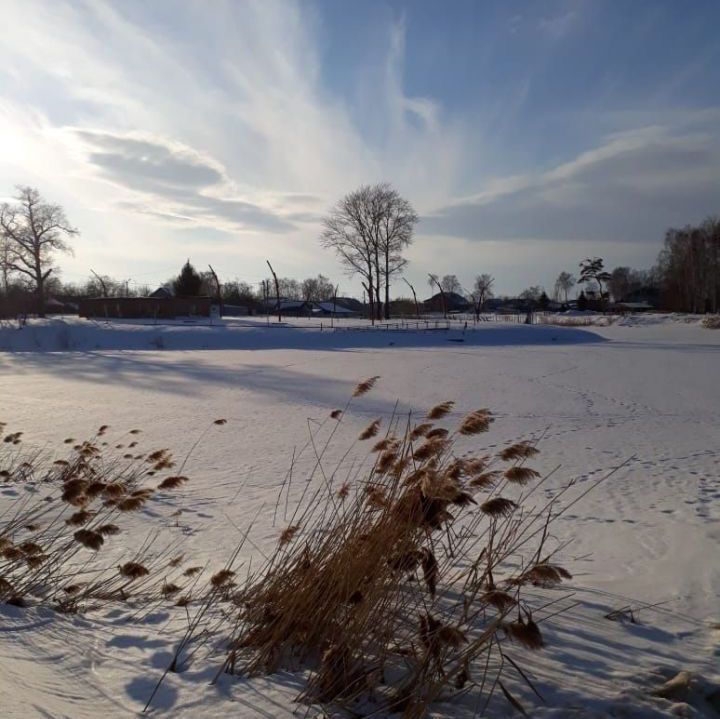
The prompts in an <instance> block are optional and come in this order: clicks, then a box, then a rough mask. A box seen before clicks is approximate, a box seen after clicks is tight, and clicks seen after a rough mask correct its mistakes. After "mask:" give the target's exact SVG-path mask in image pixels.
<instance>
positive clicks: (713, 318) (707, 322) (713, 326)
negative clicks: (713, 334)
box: [702, 315, 720, 330]
mask: <svg viewBox="0 0 720 719" xmlns="http://www.w3.org/2000/svg"><path fill="white" fill-rule="evenodd" d="M702 326H703V327H705V329H708V330H720V315H707V317H703V321H702Z"/></svg>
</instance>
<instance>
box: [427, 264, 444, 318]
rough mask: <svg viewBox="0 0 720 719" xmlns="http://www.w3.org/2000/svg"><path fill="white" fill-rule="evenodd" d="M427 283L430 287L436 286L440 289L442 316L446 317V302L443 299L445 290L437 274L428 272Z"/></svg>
mask: <svg viewBox="0 0 720 719" xmlns="http://www.w3.org/2000/svg"><path fill="white" fill-rule="evenodd" d="M443 279H444V278H443ZM428 285H430V287H432V288H435V287H437V288H438V290H440V304H441V305H442V313H443V317H444V318H445V319H447V302H446V301H445V290H444V288H443V285H442V282H441V281H440V278H439V277H438V276H437V275H434V274H432V273H428Z"/></svg>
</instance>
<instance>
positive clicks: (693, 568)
mask: <svg viewBox="0 0 720 719" xmlns="http://www.w3.org/2000/svg"><path fill="white" fill-rule="evenodd" d="M318 324H319V323H317V322H314V321H313V322H307V321H302V320H300V321H291V324H290V325H288V326H286V327H276V326H273V327H270V328H268V327H265V326H264V323H263V321H260V320H252V319H247V320H235V321H232V320H229V321H228V322H226V323H220V324H219V325H216V326H198V325H185V324H178V325H175V326H162V327H160V326H154V325H152V324H145V323H134V324H129V323H126V324H119V323H115V324H97V323H91V322H84V321H81V320H77V319H75V320H70V319H67V320H50V321H47V322H45V323H37V322H35V323H31V324H30V325H29V326H27V327H25V328H23V329H21V330H18V329H16V328H15V327H13V326H12V325H10V324H7V325H6V326H4V327H2V328H0V421H4V422H6V423H8V428H9V429H10V430H24V432H25V442H26V444H33V445H38V446H48V447H56V446H58V445H59V443H61V441H62V440H63V439H64V438H66V437H68V436H72V437H75V438H85V437H88V436H91V435H92V434H93V433H94V432H95V430H96V429H97V427H98V426H99V425H101V424H109V425H111V434H112V433H113V432H114V433H115V435H114V436H116V437H118V440H117V441H118V442H120V441H124V440H122V439H120V438H121V437H122V435H123V434H124V433H125V432H127V431H128V430H130V429H133V428H140V429H142V431H143V434H142V441H143V446H145V447H152V448H157V447H168V448H169V449H171V450H173V451H176V452H177V453H178V454H180V455H181V456H183V455H184V453H185V452H186V451H187V449H188V446H189V445H190V444H192V442H193V441H194V440H195V439H196V438H198V437H200V435H202V434H203V433H204V432H205V431H206V429H207V428H208V427H212V429H211V431H209V432H208V433H207V434H206V435H204V437H203V439H202V441H201V442H200V443H199V444H198V446H197V447H196V448H195V450H194V451H193V453H192V456H191V457H190V459H189V460H188V465H187V468H186V472H187V473H188V474H189V475H190V476H191V482H190V483H189V484H188V485H187V487H186V488H185V489H183V490H182V493H181V495H179V497H178V502H179V503H181V504H182V505H183V506H185V507H187V510H186V511H184V512H183V514H182V515H181V517H180V519H177V518H176V517H174V516H173V515H174V510H175V507H174V506H173V505H172V504H171V505H165V504H159V505H158V506H153V508H152V510H148V511H147V512H145V513H143V514H141V515H138V518H137V522H138V526H137V535H138V536H139V535H141V534H143V533H144V532H148V531H150V529H151V528H153V529H156V528H158V527H160V528H161V532H162V534H163V536H166V537H168V538H175V537H178V536H182V537H183V539H184V546H185V547H186V551H187V552H189V553H191V554H192V555H193V557H194V559H196V560H197V563H198V564H202V563H204V562H205V561H208V562H210V563H212V562H213V561H214V559H215V558H216V557H218V555H220V556H221V559H220V562H222V556H224V555H223V553H224V552H230V551H231V550H232V547H233V546H234V545H235V544H236V543H237V539H238V536H239V533H240V532H241V531H242V530H243V529H244V528H246V527H247V526H248V525H249V523H250V522H251V521H252V520H253V519H254V518H255V517H260V518H261V520H262V521H258V522H257V523H256V525H255V527H256V528H255V529H254V530H253V534H252V535H251V536H252V540H253V547H249V548H248V550H247V551H248V554H252V553H253V552H256V553H258V556H260V555H261V553H262V552H263V550H264V549H267V548H268V547H270V546H272V545H273V544H274V543H275V542H276V541H277V537H278V534H279V532H280V530H281V529H282V525H280V526H275V527H273V526H271V523H270V521H269V520H270V519H271V517H272V513H273V508H274V505H275V501H276V496H277V493H278V490H279V487H280V485H281V483H282V481H283V479H284V477H285V474H286V470H287V468H288V465H289V463H290V460H291V456H292V452H293V447H296V446H297V447H299V446H301V445H303V444H304V443H305V441H306V438H307V432H308V421H309V420H310V421H312V420H322V419H324V418H325V417H327V415H328V413H329V412H330V411H331V410H333V409H335V408H336V407H340V406H343V405H344V404H345V402H346V400H347V398H348V396H349V395H350V393H351V392H352V388H353V387H354V385H355V384H356V382H357V380H359V379H363V378H365V377H369V376H371V375H379V376H380V377H381V380H380V381H379V382H378V384H377V386H376V388H375V389H374V390H373V392H372V393H371V394H370V395H368V396H367V397H365V398H362V401H360V402H357V403H356V404H355V405H353V409H352V410H351V413H350V414H349V416H348V417H347V418H346V425H347V437H348V438H349V437H351V436H353V435H354V434H356V433H357V431H358V430H359V429H360V428H361V427H363V426H365V425H366V424H367V423H368V421H369V420H371V419H374V418H375V417H389V416H390V415H391V414H392V413H393V411H396V402H399V405H398V407H399V410H401V411H408V410H413V411H414V412H416V413H418V414H422V413H424V411H426V410H427V408H428V407H430V406H432V405H434V404H436V403H438V402H440V401H443V400H455V401H456V402H457V404H456V408H455V409H456V413H455V414H456V416H457V417H460V416H461V415H462V414H464V413H465V412H466V411H467V410H471V409H475V408H476V407H490V408H491V409H492V410H493V411H494V412H495V413H496V418H497V419H496V421H495V423H494V424H493V425H492V426H491V428H490V431H489V432H488V433H487V434H484V435H481V436H480V437H479V438H478V440H479V443H480V444H481V445H482V446H484V447H487V448H488V449H491V450H492V449H494V448H498V447H501V446H503V445H504V444H506V443H509V442H511V441H513V440H515V439H518V438H530V439H539V446H540V448H541V450H542V453H541V454H540V456H539V457H538V458H537V459H536V460H534V461H533V464H534V466H535V467H536V468H537V469H539V470H541V471H543V472H545V473H546V472H550V471H551V470H553V469H555V468H556V467H558V466H559V469H557V471H556V472H555V474H554V475H553V476H552V478H551V480H549V482H550V485H551V486H561V485H563V484H565V483H567V482H568V481H569V480H571V479H576V480H578V486H581V485H583V484H588V485H589V483H591V482H592V481H593V480H594V479H597V478H599V477H600V476H602V475H603V474H606V473H608V472H609V471H610V470H611V469H612V468H614V467H617V466H619V465H622V467H621V468H620V469H619V470H618V471H617V472H616V473H614V474H613V475H612V476H611V477H609V478H608V479H607V481H605V482H604V483H602V484H600V485H599V486H598V487H597V488H596V490H595V491H594V492H592V493H590V494H589V495H588V496H587V497H586V498H585V499H584V500H583V501H582V502H580V503H578V504H577V505H576V506H575V507H573V510H572V511H571V512H570V513H569V514H568V515H566V516H565V517H564V518H562V519H561V520H560V521H559V523H558V524H557V525H556V526H555V528H554V532H555V533H556V534H557V538H558V539H559V540H561V541H562V540H564V539H566V538H567V539H570V538H572V540H573V542H572V544H571V545H570V546H569V547H568V548H567V549H565V550H564V552H563V563H564V565H565V566H567V567H568V568H569V569H570V570H571V571H572V572H573V574H574V579H573V580H572V582H570V584H569V585H563V589H562V590H555V592H556V593H557V598H558V599H559V602H558V604H557V605H556V606H554V607H553V611H555V610H556V609H561V608H563V609H565V610H566V611H565V612H564V613H562V614H560V615H558V616H556V617H549V618H548V619H547V620H546V621H544V623H543V631H544V633H545V635H546V639H547V647H546V648H545V649H543V650H542V651H541V652H538V653H537V654H534V655H533V656H532V657H530V658H528V659H527V661H525V658H524V668H525V669H526V671H527V672H528V673H529V674H530V675H531V676H532V677H533V678H534V680H535V682H536V684H537V687H538V688H539V690H540V693H541V694H542V695H543V697H544V699H545V702H546V703H545V704H543V703H542V702H540V701H539V700H538V699H537V697H534V696H533V695H532V693H530V692H529V691H528V689H527V686H526V685H525V684H524V683H523V682H521V681H518V683H517V686H515V687H514V689H515V691H516V692H517V694H518V696H521V697H522V701H523V703H524V704H526V706H528V707H532V706H533V704H535V705H536V706H535V708H533V709H532V711H531V715H532V716H542V717H575V716H577V717H580V716H583V717H585V716H587V717H594V716H598V717H605V716H613V717H615V716H617V717H619V716H623V717H652V716H678V715H679V716H717V713H713V712H714V711H716V710H714V709H712V708H711V705H710V704H709V703H708V702H707V701H706V700H705V699H704V698H703V696H705V695H707V694H709V693H710V692H711V690H710V689H709V688H708V687H709V686H710V685H711V684H713V683H714V684H715V686H717V685H718V681H719V679H720V678H719V677H718V675H719V674H720V562H719V561H718V556H720V553H719V552H718V549H719V546H720V379H719V378H720V332H717V331H712V330H707V329H704V328H702V327H701V326H700V325H699V323H698V322H697V320H696V319H693V320H692V321H686V318H682V317H672V316H661V317H658V316H648V317H642V318H628V320H621V321H619V322H616V323H615V324H613V325H612V326H608V327H583V328H564V327H554V326H542V325H536V326H523V325H501V324H495V323H489V322H488V323H480V324H479V325H478V326H477V328H474V327H472V326H471V327H470V328H468V329H467V330H466V331H463V328H462V326H460V325H458V327H457V328H455V329H452V330H450V331H449V332H445V331H428V332H361V331H353V330H347V331H342V332H332V331H328V328H327V321H325V322H324V323H323V329H322V331H321V330H320V328H319V326H318ZM217 418H225V419H227V424H226V425H224V426H222V427H215V426H213V425H212V422H213V420H215V419H217ZM342 449H343V447H342V446H338V448H337V451H338V452H340V451H341V450H342ZM553 483H554V484H553ZM21 496H22V489H21V488H19V487H17V486H12V487H9V486H3V485H1V484H0V513H1V512H2V511H3V510H4V509H6V508H7V507H8V506H10V505H12V503H13V502H17V501H19V498H20V497H21ZM180 497H181V498H182V499H180ZM263 518H265V519H264V520H263ZM143 522H145V523H146V525H144V524H143ZM118 541H125V540H121V539H119V538H118ZM127 541H132V538H129V539H128V540H127ZM571 595H572V596H571ZM649 605H653V606H649ZM625 607H632V608H633V613H634V616H635V618H636V620H637V623H630V622H627V621H611V620H609V619H606V618H605V615H606V614H607V613H608V612H610V611H612V610H614V609H622V608H625ZM549 614H550V612H548V615H549ZM177 636H178V635H177V626H176V623H175V622H173V621H172V618H171V617H170V613H169V612H167V611H157V612H154V613H153V614H151V615H150V616H145V617H143V619H142V621H139V620H137V619H132V618H131V617H129V612H126V611H124V610H122V609H121V608H109V609H105V610H102V611H99V612H95V613H92V614H90V615H87V616H82V617H80V616H77V617H66V616H58V615H56V614H53V613H52V612H51V611H50V610H47V609H25V610H23V609H18V608H14V607H7V606H5V607H0V716H2V717H23V718H24V717H53V718H56V717H72V718H73V719H84V718H85V717H96V716H98V715H105V716H112V717H116V716H117V717H124V716H132V715H134V714H137V713H138V712H139V711H141V710H142V708H143V706H144V705H145V702H146V700H147V698H148V696H149V693H150V691H151V689H152V687H153V686H154V684H155V682H156V681H157V679H158V677H159V676H160V674H161V673H162V671H163V670H164V669H165V667H166V666H167V663H168V660H169V658H170V656H171V653H172V651H173V649H174V646H175V643H176V641H177ZM525 656H526V655H524V657H525ZM216 670H217V665H211V664H205V663H199V664H198V666H193V667H191V668H190V669H189V670H188V671H187V672H184V673H181V674H172V675H170V676H169V677H168V679H167V681H166V682H165V683H164V685H163V688H162V690H161V692H160V693H159V695H158V697H157V698H156V701H155V702H154V704H153V707H154V708H153V710H152V712H153V713H154V714H156V715H173V716H179V717H188V718H190V717H203V719H205V718H210V717H225V716H228V715H232V716H242V717H255V716H257V717H283V716H291V715H292V712H293V711H294V710H296V711H299V713H301V714H302V713H304V712H305V708H304V707H300V709H299V710H298V709H297V705H294V704H293V703H292V698H293V697H294V696H295V695H296V694H297V692H298V683H297V681H296V680H295V678H294V677H292V676H289V675H287V676H286V675H283V676H280V677H278V676H275V677H269V678H263V679H255V680H252V681H246V680H240V679H238V680H236V681H227V682H223V683H221V684H220V686H209V679H210V678H211V677H212V676H213V674H214V672H215V671H216ZM681 670H688V671H691V672H694V673H697V675H698V676H699V677H702V678H703V679H701V680H698V682H699V684H698V687H697V688H696V690H694V693H693V692H691V695H690V696H688V697H687V699H689V701H690V703H689V704H683V702H680V701H669V700H665V699H659V698H654V697H652V696H651V692H652V690H654V689H656V688H657V687H658V686H660V685H661V684H662V683H663V682H664V681H665V680H666V679H668V678H670V677H672V676H674V675H675V674H677V672H678V671H681ZM703 682H706V684H703ZM495 709H496V711H497V712H503V711H507V712H508V713H511V712H512V711H513V710H512V708H511V707H510V706H509V705H507V704H506V703H505V704H503V703H502V702H500V703H497V705H496V707H495ZM438 711H439V712H440V713H441V714H443V715H447V716H459V715H460V714H459V713H458V712H459V710H457V709H454V708H453V706H452V705H442V706H440V708H439V710H438ZM468 715H469V716H471V715H472V712H470V713H469V714H468Z"/></svg>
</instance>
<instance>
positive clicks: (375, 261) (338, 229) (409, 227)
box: [321, 183, 418, 320]
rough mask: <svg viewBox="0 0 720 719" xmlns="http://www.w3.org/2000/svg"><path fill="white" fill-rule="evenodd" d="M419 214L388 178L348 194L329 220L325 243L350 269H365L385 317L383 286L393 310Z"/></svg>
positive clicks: (375, 307)
mask: <svg viewBox="0 0 720 719" xmlns="http://www.w3.org/2000/svg"><path fill="white" fill-rule="evenodd" d="M417 221H418V216H417V214H416V213H415V211H414V210H413V208H412V205H411V204H410V203H409V202H408V201H407V200H405V199H404V198H402V197H401V196H400V195H399V193H398V192H397V191H396V190H395V189H394V188H392V187H391V186H390V185H389V184H387V183H380V184H377V185H363V186H362V187H360V188H359V189H357V190H355V191H354V192H351V193H349V194H348V195H345V197H343V198H342V199H341V200H340V201H339V202H338V203H337V204H336V205H335V206H334V207H333V208H332V210H331V211H330V214H329V215H328V216H327V217H326V218H325V220H324V230H323V234H322V237H321V243H322V245H323V246H324V247H328V248H330V249H332V250H334V251H335V253H336V254H337V255H338V257H339V258H340V261H341V262H342V263H343V265H344V266H345V269H346V271H347V272H348V273H349V274H350V275H359V276H360V278H361V281H362V284H363V286H364V287H365V288H366V290H367V293H368V299H369V302H370V316H371V318H372V319H373V320H374V319H375V318H378V319H379V318H380V317H381V312H382V304H383V303H382V300H381V297H382V290H383V288H384V290H385V303H384V304H385V316H386V317H387V316H389V314H388V313H389V300H390V282H391V278H392V276H393V275H395V274H398V273H400V272H402V270H403V268H404V267H405V265H406V264H407V260H406V259H405V258H404V257H403V251H404V250H405V248H406V247H407V246H408V245H409V244H410V243H411V242H412V234H413V229H414V227H415V224H416V223H417Z"/></svg>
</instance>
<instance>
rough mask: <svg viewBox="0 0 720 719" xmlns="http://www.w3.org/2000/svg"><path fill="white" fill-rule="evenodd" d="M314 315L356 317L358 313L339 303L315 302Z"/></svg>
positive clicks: (330, 301)
mask: <svg viewBox="0 0 720 719" xmlns="http://www.w3.org/2000/svg"><path fill="white" fill-rule="evenodd" d="M314 314H317V315H322V316H323V317H329V316H331V315H332V316H333V317H357V316H358V315H359V314H360V313H359V312H356V311H354V310H351V309H348V308H347V307H343V306H342V305H341V304H340V303H339V302H333V301H332V300H329V301H328V302H316V303H315V309H314Z"/></svg>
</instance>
